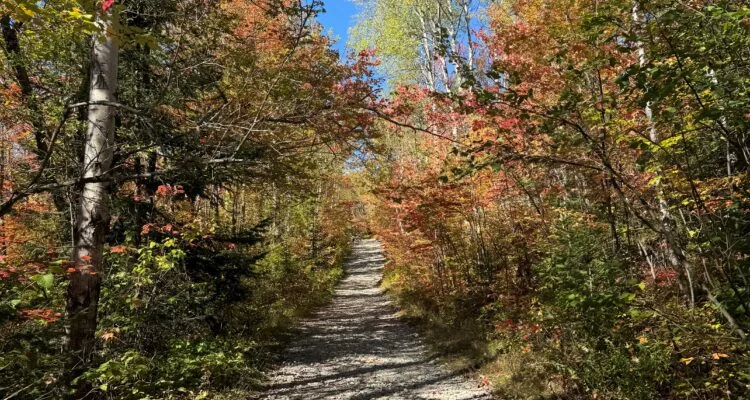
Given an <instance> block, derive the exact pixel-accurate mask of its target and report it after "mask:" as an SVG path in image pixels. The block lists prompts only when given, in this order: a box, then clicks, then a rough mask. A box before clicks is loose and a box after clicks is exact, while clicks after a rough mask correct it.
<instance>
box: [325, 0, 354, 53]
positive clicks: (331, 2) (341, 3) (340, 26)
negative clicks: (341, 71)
mask: <svg viewBox="0 0 750 400" xmlns="http://www.w3.org/2000/svg"><path fill="white" fill-rule="evenodd" d="M358 8H359V7H358V6H357V5H356V4H354V3H353V2H351V1H350V0H326V2H325V9H326V12H325V13H323V14H320V15H318V21H319V22H320V23H321V24H322V25H323V27H324V29H325V31H330V30H332V31H333V35H332V36H333V38H334V39H338V42H337V43H336V45H335V46H334V48H336V49H337V50H338V51H339V54H341V56H342V58H345V57H346V51H345V49H346V40H347V37H348V32H349V27H350V26H352V25H353V24H354V17H355V16H356V15H357V10H358Z"/></svg>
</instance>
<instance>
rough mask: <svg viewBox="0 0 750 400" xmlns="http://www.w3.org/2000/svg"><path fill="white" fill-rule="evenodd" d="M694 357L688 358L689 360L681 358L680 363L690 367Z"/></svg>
mask: <svg viewBox="0 0 750 400" xmlns="http://www.w3.org/2000/svg"><path fill="white" fill-rule="evenodd" d="M693 358H694V357H688V358H680V362H681V363H683V364H685V365H689V364H690V363H691V362H693Z"/></svg>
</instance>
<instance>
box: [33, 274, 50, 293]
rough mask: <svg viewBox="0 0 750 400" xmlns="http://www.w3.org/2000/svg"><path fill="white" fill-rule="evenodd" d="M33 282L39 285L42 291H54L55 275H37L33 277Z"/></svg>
mask: <svg viewBox="0 0 750 400" xmlns="http://www.w3.org/2000/svg"><path fill="white" fill-rule="evenodd" d="M31 280H32V281H34V283H36V284H37V285H39V286H40V287H41V288H42V289H45V290H49V289H52V285H53V284H54V283H55V275H54V274H44V275H35V276H32V277H31Z"/></svg>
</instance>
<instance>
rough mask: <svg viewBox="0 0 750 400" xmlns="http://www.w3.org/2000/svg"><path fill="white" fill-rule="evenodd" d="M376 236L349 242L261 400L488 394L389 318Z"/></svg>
mask: <svg viewBox="0 0 750 400" xmlns="http://www.w3.org/2000/svg"><path fill="white" fill-rule="evenodd" d="M384 261H385V259H384V257H383V253H382V250H381V248H380V244H379V243H378V242H377V241H376V240H372V239H370V240H361V241H358V242H357V243H355V245H354V251H353V254H352V257H351V259H350V261H349V262H348V263H347V274H346V277H345V278H344V279H343V280H342V281H341V283H340V284H339V287H338V288H337V290H336V294H335V296H334V298H333V301H332V303H331V304H330V305H328V306H327V307H326V308H324V309H323V310H321V311H320V312H319V313H318V314H317V315H316V316H315V317H314V318H313V319H310V320H308V321H306V322H303V323H302V326H301V328H300V331H301V332H300V334H299V336H298V337H297V339H296V341H295V342H294V343H293V344H292V345H291V347H290V348H289V349H288V350H287V351H286V353H285V356H284V359H285V360H287V361H286V362H284V363H283V364H282V365H281V366H280V368H279V369H277V370H276V371H274V372H272V373H271V374H270V383H269V385H268V391H267V392H266V393H265V397H264V398H265V399H300V400H302V399H304V400H315V399H491V398H492V397H491V396H490V395H489V394H488V391H487V390H486V389H485V388H481V387H479V385H478V384H477V382H474V381H473V380H472V379H471V378H469V377H467V376H464V375H461V374H459V373H452V372H450V371H449V370H447V369H446V368H444V367H443V366H442V365H440V363H439V361H438V360H437V359H436V358H435V357H434V356H429V355H428V352H427V347H426V346H425V344H424V343H423V342H422V340H420V338H419V336H418V335H417V333H416V332H415V330H414V329H413V328H412V327H410V326H408V325H406V324H405V323H404V322H403V321H400V320H399V319H397V318H396V316H395V315H394V313H395V312H396V309H395V307H394V306H393V305H392V304H391V302H390V301H389V300H388V298H387V297H386V295H385V294H383V292H382V290H380V289H379V288H378V283H379V281H380V279H381V277H382V269H383V262H384Z"/></svg>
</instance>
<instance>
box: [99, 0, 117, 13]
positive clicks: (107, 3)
mask: <svg viewBox="0 0 750 400" xmlns="http://www.w3.org/2000/svg"><path fill="white" fill-rule="evenodd" d="M113 4H115V0H104V3H102V11H107V10H109V9H110V7H112V5H113Z"/></svg>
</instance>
